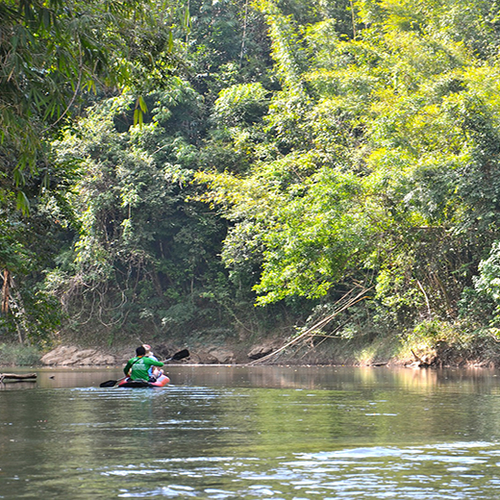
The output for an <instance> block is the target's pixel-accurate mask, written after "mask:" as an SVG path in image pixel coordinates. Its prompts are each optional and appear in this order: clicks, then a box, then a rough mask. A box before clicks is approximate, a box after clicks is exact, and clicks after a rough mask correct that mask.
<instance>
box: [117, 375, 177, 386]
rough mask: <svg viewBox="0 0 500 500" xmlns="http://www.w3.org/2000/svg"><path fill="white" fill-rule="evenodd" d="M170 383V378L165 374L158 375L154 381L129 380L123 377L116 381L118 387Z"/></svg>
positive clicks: (164, 384)
mask: <svg viewBox="0 0 500 500" xmlns="http://www.w3.org/2000/svg"><path fill="white" fill-rule="evenodd" d="M169 383H170V379H169V378H168V377H167V376H166V375H160V377H158V378H157V380H156V382H146V381H145V380H130V379H129V378H124V379H123V380H120V381H119V382H118V387H137V388H141V387H165V386H166V385H167V384H169Z"/></svg>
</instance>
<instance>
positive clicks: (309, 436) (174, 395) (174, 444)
mask: <svg viewBox="0 0 500 500" xmlns="http://www.w3.org/2000/svg"><path fill="white" fill-rule="evenodd" d="M168 371H169V374H170V376H171V378H172V380H173V381H174V384H173V385H172V386H170V387H167V388H165V389H154V390H150V389H102V388H99V383H100V382H102V381H103V380H108V379H113V378H119V376H121V374H120V370H119V369H109V370H108V369H107V370H98V371H94V370H88V369H85V370H40V371H39V377H38V380H37V382H36V384H34V387H31V388H30V390H12V389H11V386H10V384H8V385H9V388H8V389H7V390H4V391H2V392H0V498H7V499H14V498H15V499H18V498H39V499H53V498H57V497H61V498H72V499H79V498H82V499H88V498H103V499H107V498H165V497H166V498H185V497H193V498H199V499H237V498H238V499H249V500H254V499H257V498H273V499H287V500H288V499H290V500H291V499H311V500H312V499H327V498H332V499H333V498H335V499H339V498H348V499H351V498H362V499H364V498H366V499H374V498H395V499H410V500H417V499H435V498H451V499H465V498H467V499H492V500H493V499H496V498H498V492H499V488H500V473H499V468H498V466H499V464H500V446H499V440H500V398H499V392H498V389H499V383H498V378H497V377H496V372H491V371H486V370H476V371H470V372H465V371H459V370H441V371H432V370H409V369H407V370H390V369H387V368H366V369H353V368H342V367H339V368H335V367H325V368H320V367H303V368H298V367H234V368H232V367H218V366H211V367H199V366H196V367H195V366H171V367H169V369H168ZM51 377H53V378H51ZM6 385H7V384H6ZM12 387H13V386H12Z"/></svg>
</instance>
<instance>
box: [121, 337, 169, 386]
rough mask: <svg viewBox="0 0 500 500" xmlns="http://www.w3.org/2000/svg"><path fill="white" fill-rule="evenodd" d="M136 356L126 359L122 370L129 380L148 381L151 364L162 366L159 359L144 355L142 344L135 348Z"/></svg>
mask: <svg viewBox="0 0 500 500" xmlns="http://www.w3.org/2000/svg"><path fill="white" fill-rule="evenodd" d="M135 354H136V356H135V357H134V358H131V359H129V360H128V362H127V364H126V365H125V368H124V369H123V372H124V373H125V376H127V377H129V378H130V380H144V381H146V382H149V373H148V372H149V368H150V367H151V366H163V363H162V362H161V361H158V360H157V359H153V358H149V357H148V356H146V349H145V348H144V346H142V345H141V346H139V347H138V348H137V349H136V350H135Z"/></svg>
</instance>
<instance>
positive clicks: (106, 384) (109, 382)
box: [99, 380, 118, 387]
mask: <svg viewBox="0 0 500 500" xmlns="http://www.w3.org/2000/svg"><path fill="white" fill-rule="evenodd" d="M117 382H118V380H106V382H103V383H102V384H99V387H114V386H115V385H116V383H117Z"/></svg>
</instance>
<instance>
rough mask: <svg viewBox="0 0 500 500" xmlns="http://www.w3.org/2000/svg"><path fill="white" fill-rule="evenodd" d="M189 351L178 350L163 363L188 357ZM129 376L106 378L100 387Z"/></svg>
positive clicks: (112, 385)
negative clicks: (117, 378)
mask: <svg viewBox="0 0 500 500" xmlns="http://www.w3.org/2000/svg"><path fill="white" fill-rule="evenodd" d="M188 357H189V351H188V350H187V349H183V350H182V351H179V352H176V353H175V354H174V355H173V356H172V357H171V358H168V359H166V360H165V361H164V362H163V363H164V364H165V363H168V362H169V361H180V360H181V359H184V358H188ZM125 378H127V377H122V378H121V379H120V380H106V382H102V383H101V384H99V387H114V386H115V385H116V384H117V383H118V382H120V381H121V380H123V379H125Z"/></svg>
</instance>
